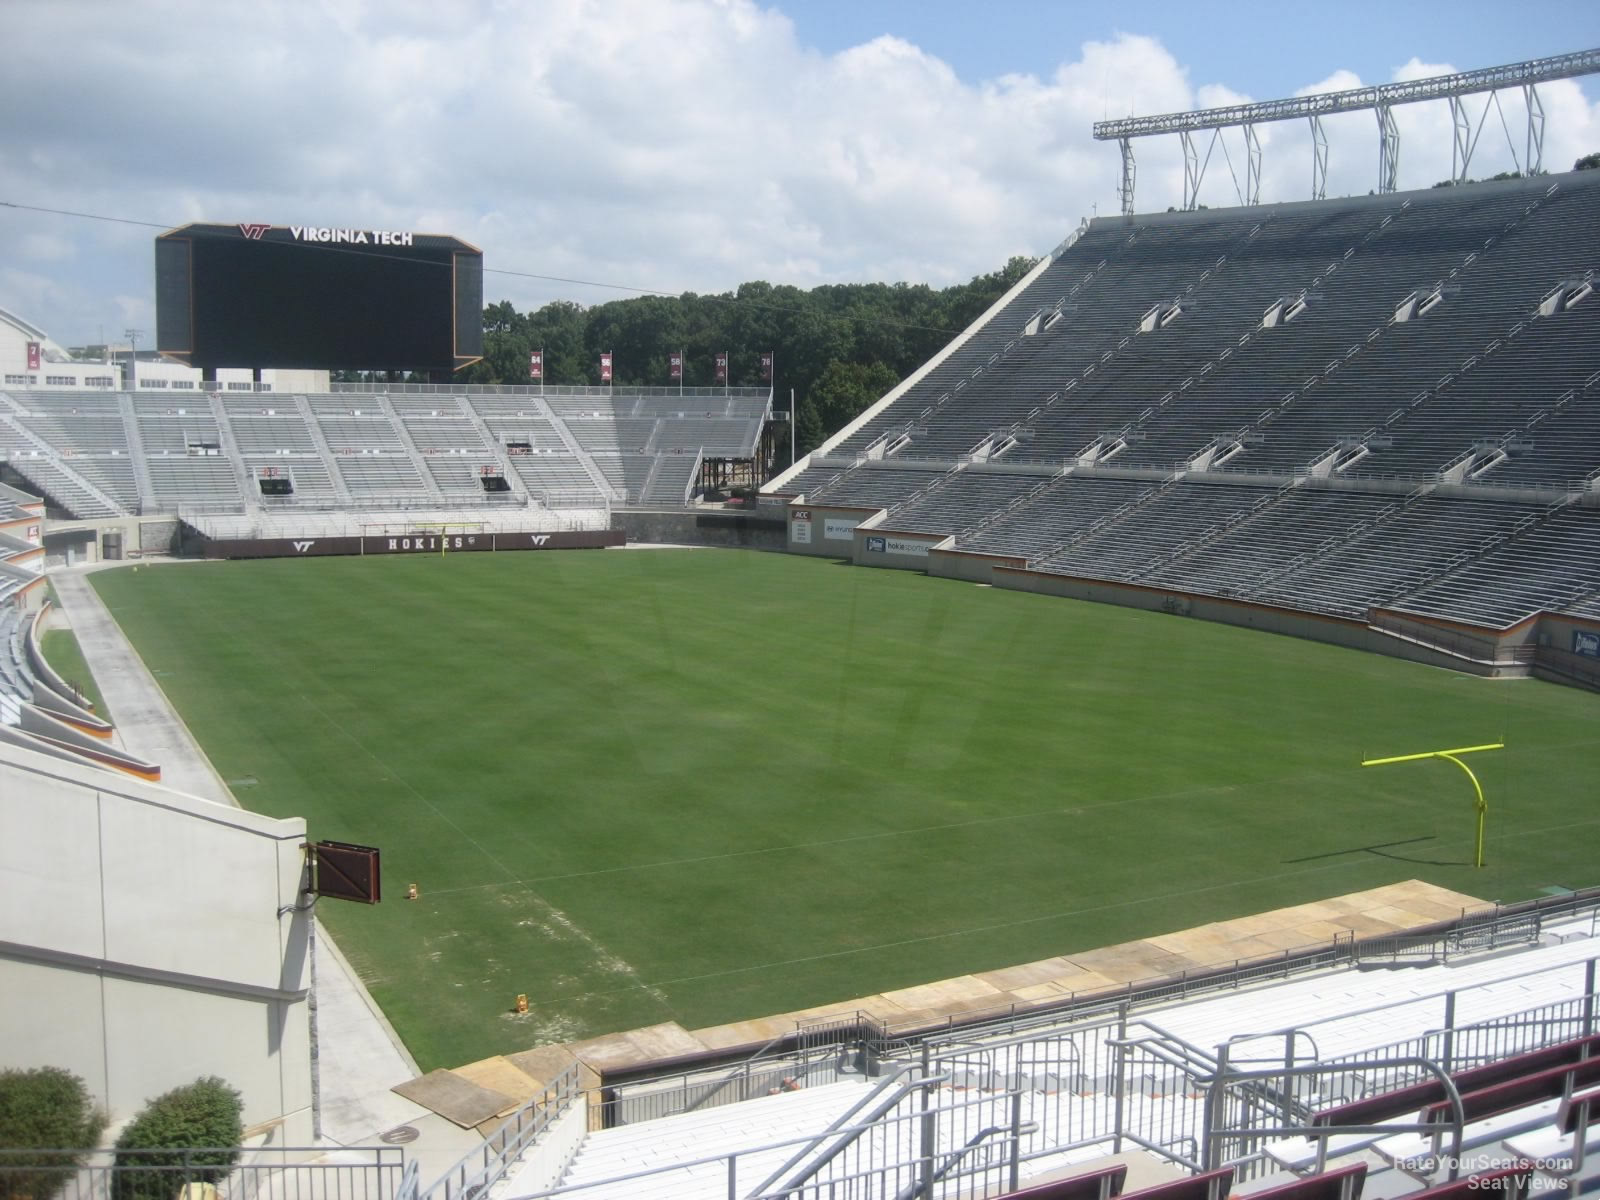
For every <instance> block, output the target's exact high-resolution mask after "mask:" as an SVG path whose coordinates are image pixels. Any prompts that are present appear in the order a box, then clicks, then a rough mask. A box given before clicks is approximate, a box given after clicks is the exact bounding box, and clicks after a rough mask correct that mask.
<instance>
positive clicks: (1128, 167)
mask: <svg viewBox="0 0 1600 1200" xmlns="http://www.w3.org/2000/svg"><path fill="white" fill-rule="evenodd" d="M1137 174H1138V170H1137V167H1136V165H1135V164H1134V161H1133V142H1132V140H1131V139H1129V138H1123V139H1122V186H1121V187H1120V188H1118V189H1117V194H1118V195H1120V196H1121V197H1122V215H1123V216H1125V217H1131V216H1133V181H1134V178H1135V176H1136V175H1137Z"/></svg>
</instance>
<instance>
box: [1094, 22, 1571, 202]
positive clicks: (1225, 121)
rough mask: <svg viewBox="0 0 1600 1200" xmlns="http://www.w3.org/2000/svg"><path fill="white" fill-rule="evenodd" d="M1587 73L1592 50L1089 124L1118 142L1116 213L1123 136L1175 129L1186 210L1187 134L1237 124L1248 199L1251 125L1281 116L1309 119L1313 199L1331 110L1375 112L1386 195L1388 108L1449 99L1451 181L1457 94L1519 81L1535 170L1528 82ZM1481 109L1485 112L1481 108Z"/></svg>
mask: <svg viewBox="0 0 1600 1200" xmlns="http://www.w3.org/2000/svg"><path fill="white" fill-rule="evenodd" d="M1595 74H1600V49H1593V50H1579V51H1575V52H1574V53H1572V54H1558V55H1555V56H1553V57H1551V58H1536V59H1528V60H1527V61H1525V62H1519V63H1509V64H1506V65H1505V66H1499V67H1485V68H1483V69H1481V70H1476V71H1462V72H1460V73H1458V74H1455V75H1438V76H1434V77H1433V78H1430V79H1413V80H1408V81H1406V82H1404V83H1385V84H1379V85H1378V86H1376V87H1363V88H1351V89H1350V90H1348V91H1343V92H1321V93H1318V94H1316V95H1311V96H1294V97H1289V98H1286V99H1283V100H1265V101H1258V102H1252V103H1249V104H1233V105H1229V106H1227V107H1224V108H1207V109H1199V110H1196V111H1194V112H1180V113H1163V114H1161V115H1158V116H1151V117H1127V118H1124V119H1120V120H1115V121H1097V122H1095V126H1094V136H1095V138H1096V139H1097V140H1099V141H1110V140H1113V139H1115V140H1117V141H1119V142H1120V143H1121V145H1122V188H1121V197H1122V211H1123V212H1124V213H1132V212H1133V147H1132V144H1131V139H1133V138H1136V137H1150V136H1154V135H1157V134H1169V133H1176V134H1178V135H1179V136H1180V137H1181V138H1183V146H1184V207H1185V208H1186V209H1190V208H1194V207H1196V205H1197V204H1198V199H1197V195H1198V192H1199V186H1200V178H1201V176H1202V175H1203V174H1204V173H1205V166H1204V164H1203V163H1201V162H1200V161H1199V159H1198V156H1197V154H1196V152H1195V146H1194V140H1193V135H1194V134H1196V133H1198V132H1201V131H1203V130H1206V129H1212V130H1222V129H1228V128H1232V127H1233V126H1236V125H1237V126H1240V127H1242V128H1243V129H1244V130H1245V145H1246V151H1247V162H1246V182H1247V185H1248V187H1247V198H1246V200H1245V203H1247V204H1253V203H1258V202H1259V184H1260V178H1261V174H1260V160H1259V145H1258V144H1257V141H1256V133H1255V130H1254V129H1253V126H1255V125H1259V124H1261V123H1262V122H1264V121H1288V120H1297V119H1299V118H1301V117H1305V118H1307V119H1308V120H1309V121H1310V122H1311V145H1312V165H1311V194H1312V198H1313V199H1317V200H1321V199H1323V198H1324V197H1325V196H1326V194H1327V180H1328V142H1327V139H1326V138H1325V137H1324V136H1323V130H1322V118H1323V117H1325V116H1329V115H1331V114H1333V113H1342V112H1356V111H1361V110H1370V111H1372V112H1374V113H1375V114H1376V115H1377V118H1378V131H1379V155H1378V191H1379V192H1382V193H1391V192H1394V191H1396V190H1398V188H1399V173H1400V171H1399V168H1400V131H1399V129H1398V127H1397V126H1396V125H1395V120H1394V112H1393V106H1395V105H1397V104H1416V103H1419V102H1421V101H1425V100H1449V101H1450V102H1451V118H1452V122H1453V124H1454V126H1455V141H1456V144H1455V151H1454V167H1453V177H1454V178H1455V179H1457V180H1458V181H1459V180H1462V179H1465V178H1466V172H1467V165H1468V163H1469V162H1470V160H1471V156H1472V149H1473V146H1474V144H1475V143H1476V141H1477V133H1476V132H1474V131H1472V130H1471V129H1470V128H1469V122H1468V120H1467V115H1466V109H1465V107H1464V106H1463V105H1461V103H1460V97H1462V96H1470V95H1479V94H1482V93H1486V92H1487V93H1490V94H1491V101H1493V99H1494V97H1493V93H1495V92H1497V91H1503V90H1508V89H1510V88H1513V87H1520V88H1522V89H1523V94H1524V96H1525V97H1526V99H1527V108H1528V133H1527V148H1528V152H1527V154H1526V156H1525V159H1524V161H1525V163H1526V166H1525V167H1524V170H1526V171H1528V172H1529V173H1533V172H1537V171H1540V170H1542V169H1543V166H1544V106H1543V105H1542V104H1541V103H1540V100H1539V97H1538V94H1537V91H1536V90H1535V85H1536V84H1539V83H1542V82H1545V81H1546V80H1551V79H1575V78H1578V77H1579V76H1583V75H1595ZM1484 112H1485V115H1487V113H1488V109H1487V107H1486V108H1485V110H1484ZM1479 128H1480V130H1481V128H1482V123H1481V122H1480V124H1479ZM1513 153H1515V151H1513ZM1250 197H1254V198H1253V199H1252V198H1250Z"/></svg>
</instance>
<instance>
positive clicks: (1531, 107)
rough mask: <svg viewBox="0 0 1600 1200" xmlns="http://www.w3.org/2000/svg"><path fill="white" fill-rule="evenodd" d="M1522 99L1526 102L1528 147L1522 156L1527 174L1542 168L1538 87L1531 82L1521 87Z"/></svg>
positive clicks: (1542, 148) (1541, 118)
mask: <svg viewBox="0 0 1600 1200" xmlns="http://www.w3.org/2000/svg"><path fill="white" fill-rule="evenodd" d="M1522 96H1523V99H1524V100H1526V101H1527V103H1528V149H1527V153H1526V154H1524V155H1523V156H1522V161H1523V162H1525V163H1527V164H1528V166H1527V172H1528V174H1529V175H1537V174H1538V173H1539V172H1540V171H1542V170H1544V104H1543V103H1542V102H1541V101H1540V99H1539V89H1538V88H1536V87H1534V86H1533V84H1531V83H1528V84H1524V85H1523V87H1522Z"/></svg>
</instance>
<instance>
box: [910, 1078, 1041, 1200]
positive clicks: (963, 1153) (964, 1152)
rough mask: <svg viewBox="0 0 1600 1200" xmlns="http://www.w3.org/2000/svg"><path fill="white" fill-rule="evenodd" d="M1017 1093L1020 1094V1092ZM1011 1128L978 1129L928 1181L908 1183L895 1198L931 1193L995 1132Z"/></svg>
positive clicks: (1002, 1126) (946, 1157)
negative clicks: (936, 1185) (934, 1186)
mask: <svg viewBox="0 0 1600 1200" xmlns="http://www.w3.org/2000/svg"><path fill="white" fill-rule="evenodd" d="M1015 1094H1018V1095H1020V1093H1015ZM1011 1129H1012V1127H1011V1126H1010V1125H990V1126H989V1127H988V1128H986V1129H980V1130H978V1132H977V1133H975V1134H973V1135H972V1136H971V1137H970V1138H968V1139H967V1142H966V1144H965V1145H964V1146H961V1147H960V1148H959V1149H956V1150H952V1151H950V1152H949V1154H947V1155H946V1156H945V1159H946V1161H945V1164H944V1166H942V1167H940V1168H939V1169H938V1170H937V1171H935V1172H934V1173H933V1176H932V1177H931V1178H930V1179H928V1180H927V1181H926V1183H912V1184H908V1185H907V1186H905V1187H904V1188H902V1189H901V1190H900V1191H899V1192H898V1193H897V1194H896V1195H895V1198H894V1200H915V1198H916V1196H917V1195H918V1194H919V1193H920V1194H922V1195H925V1196H926V1195H931V1192H929V1191H928V1190H927V1189H928V1188H930V1187H932V1185H934V1184H936V1183H943V1182H944V1180H945V1177H946V1176H948V1175H949V1174H950V1172H952V1171H954V1170H955V1169H956V1168H957V1167H959V1166H960V1165H961V1164H962V1162H963V1161H964V1160H965V1159H966V1158H967V1157H968V1156H969V1155H971V1153H972V1152H973V1151H974V1150H976V1149H977V1148H978V1147H979V1146H981V1145H982V1144H983V1143H984V1142H986V1141H988V1140H989V1139H990V1138H992V1137H993V1136H994V1135H995V1134H997V1133H1010V1132H1011Z"/></svg>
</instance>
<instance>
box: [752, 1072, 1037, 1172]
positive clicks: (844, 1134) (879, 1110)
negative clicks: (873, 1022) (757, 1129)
mask: <svg viewBox="0 0 1600 1200" xmlns="http://www.w3.org/2000/svg"><path fill="white" fill-rule="evenodd" d="M950 1080H951V1076H949V1075H931V1076H929V1077H928V1078H926V1079H916V1080H913V1081H912V1082H910V1083H908V1084H906V1085H905V1086H904V1087H902V1088H900V1089H899V1090H898V1091H897V1092H896V1093H895V1094H894V1095H892V1096H890V1097H889V1098H888V1099H887V1100H884V1101H882V1102H880V1103H879V1104H878V1105H877V1106H876V1107H875V1108H874V1109H873V1110H872V1112H871V1115H870V1116H868V1117H867V1118H866V1120H864V1121H862V1122H861V1123H860V1124H859V1125H856V1126H855V1127H854V1128H851V1129H844V1130H840V1131H839V1134H840V1136H839V1140H838V1141H836V1142H835V1143H834V1144H833V1146H832V1147H831V1148H829V1150H828V1151H827V1152H826V1153H824V1154H823V1155H822V1157H821V1158H818V1159H817V1160H816V1161H814V1162H812V1163H811V1164H810V1165H809V1166H807V1167H806V1168H805V1169H804V1170H802V1171H801V1172H800V1173H799V1174H797V1175H794V1176H792V1177H791V1178H790V1179H789V1180H788V1182H787V1183H785V1184H783V1185H782V1187H781V1188H780V1189H779V1192H780V1194H788V1193H792V1192H794V1191H795V1190H797V1189H799V1188H801V1187H804V1186H805V1185H806V1183H808V1182H809V1181H810V1180H812V1179H815V1178H816V1177H817V1174H818V1172H820V1171H821V1170H822V1168H823V1167H826V1166H827V1165H828V1164H829V1163H831V1162H832V1161H833V1160H834V1159H836V1158H838V1157H839V1155H841V1154H843V1153H844V1152H845V1151H846V1150H848V1149H849V1148H850V1147H851V1146H852V1145H854V1144H855V1143H856V1141H857V1140H858V1139H859V1138H860V1137H861V1135H862V1134H864V1133H869V1132H871V1130H872V1129H873V1128H874V1127H875V1126H876V1125H877V1123H878V1121H879V1120H880V1119H882V1118H883V1117H884V1116H885V1114H887V1113H888V1112H889V1111H890V1110H891V1109H893V1108H894V1106H895V1105H897V1104H899V1103H900V1101H902V1100H904V1099H905V1098H906V1097H907V1096H910V1095H913V1094H914V1093H915V1092H917V1091H918V1090H919V1089H923V1090H925V1089H927V1088H934V1087H938V1086H939V1085H941V1084H944V1083H949V1082H950ZM1007 1094H1009V1095H1020V1094H1021V1093H1020V1092H1010V1093H1007ZM826 1136H827V1135H826V1134H824V1135H821V1136H819V1137H817V1138H816V1139H815V1140H814V1141H813V1143H812V1144H813V1145H815V1144H816V1143H819V1142H821V1141H822V1140H823V1137H826ZM800 1157H802V1158H803V1157H804V1155H803V1154H802V1155H801V1156H800ZM791 1161H795V1160H791ZM787 1169H788V1168H787V1167H785V1168H784V1170H787ZM778 1174H782V1171H780V1172H778ZM773 1178H776V1176H772V1177H769V1179H768V1180H767V1182H766V1183H763V1184H762V1185H761V1186H760V1187H758V1188H756V1189H755V1191H753V1192H751V1193H750V1195H751V1196H752V1197H756V1196H760V1195H762V1194H763V1193H764V1192H765V1191H766V1189H767V1186H768V1184H770V1183H771V1181H772V1179H773Z"/></svg>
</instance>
